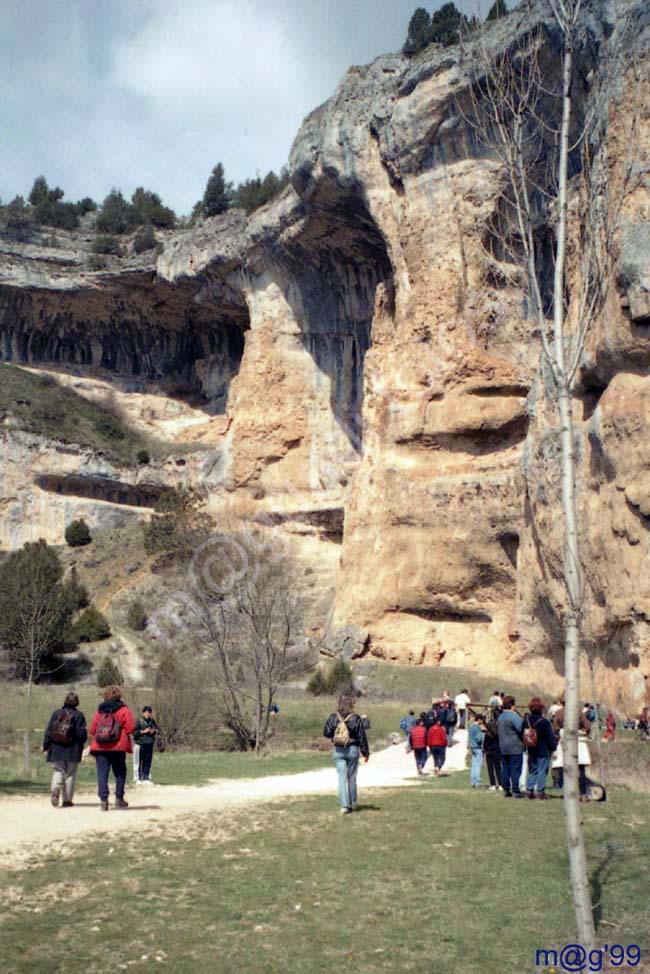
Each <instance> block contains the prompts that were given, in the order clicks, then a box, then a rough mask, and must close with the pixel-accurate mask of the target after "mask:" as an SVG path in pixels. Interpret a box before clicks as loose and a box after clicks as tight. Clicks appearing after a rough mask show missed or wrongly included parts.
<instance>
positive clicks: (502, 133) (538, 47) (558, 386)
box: [461, 0, 638, 947]
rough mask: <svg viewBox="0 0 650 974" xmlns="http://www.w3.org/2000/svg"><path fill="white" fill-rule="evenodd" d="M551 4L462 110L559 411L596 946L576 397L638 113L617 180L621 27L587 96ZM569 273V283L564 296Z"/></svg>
mask: <svg viewBox="0 0 650 974" xmlns="http://www.w3.org/2000/svg"><path fill="white" fill-rule="evenodd" d="M549 4H550V10H551V18H550V21H546V22H545V21H544V20H543V19H542V16H541V14H540V5H539V4H538V5H537V6H536V7H535V5H533V4H530V5H529V8H528V17H529V20H528V22H527V24H525V25H524V29H523V30H522V31H521V33H520V35H519V36H518V38H516V39H515V40H514V43H513V41H512V39H511V41H510V46H508V47H507V48H506V49H504V48H503V34H500V35H499V37H498V39H497V40H496V44H495V35H494V34H493V33H492V32H480V33H479V34H478V35H477V36H476V37H474V38H473V39H472V40H471V53H472V55H473V58H474V62H473V64H474V76H473V78H472V83H471V85H470V95H469V108H462V107H461V110H462V111H463V114H464V115H465V118H466V120H467V121H468V122H469V124H470V125H471V126H473V127H474V129H475V130H476V131H477V133H478V136H479V139H480V140H481V141H482V142H483V143H484V144H485V145H487V146H489V147H490V148H491V150H492V152H493V153H494V155H496V157H497V158H498V160H499V161H500V162H501V163H502V171H503V174H504V185H503V197H502V202H503V206H502V210H501V213H500V216H498V217H497V219H496V220H495V222H494V226H493V228H492V229H493V233H494V238H495V239H496V241H497V243H498V245H499V247H500V248H501V250H502V252H503V253H504V254H505V255H506V256H507V258H509V259H510V260H514V261H515V262H516V263H518V264H520V265H521V266H523V268H524V270H525V277H526V283H527V292H528V299H529V308H530V317H531V318H532V319H533V320H534V321H535V322H536V325H537V331H538V333H539V336H540V340H541V344H542V350H543V355H542V363H543V368H544V372H545V373H546V375H547V376H548V377H549V378H550V382H549V383H541V385H543V386H546V387H547V388H548V389H550V399H551V404H552V406H553V407H554V409H555V410H556V411H557V415H558V416H559V436H560V443H561V460H560V468H559V471H558V473H559V484H560V495H561V504H562V512H563V521H564V555H563V581H564V588H565V605H564V607H563V619H562V623H563V631H564V647H565V653H564V665H565V681H566V691H565V695H566V707H565V729H564V742H563V751H564V768H565V776H564V781H565V784H564V797H565V802H564V808H565V815H566V832H567V844H568V851H569V861H570V869H571V888H572V893H573V901H574V907H575V914H576V925H577V932H578V937H579V939H580V942H581V943H582V944H583V945H584V946H585V947H590V946H592V945H593V944H594V942H595V929H594V921H593V911H592V904H591V896H590V890H589V879H588V870H587V859H586V852H585V844H584V836H583V830H582V819H581V815H580V806H579V784H578V722H579V714H580V700H581V698H580V651H581V630H582V627H583V622H584V605H585V599H584V571H583V564H582V560H581V547H580V525H579V521H578V512H577V504H576V451H575V432H574V419H573V405H572V401H573V394H574V392H575V388H576V384H577V377H578V372H579V367H580V363H581V359H582V356H583V352H584V346H585V340H586V336H587V331H588V329H589V327H590V325H591V324H592V322H593V320H594V318H595V317H596V316H597V315H598V314H599V312H600V311H601V310H602V307H603V304H604V301H605V299H606V296H607V291H608V287H609V285H610V282H611V279H612V274H613V269H614V264H615V260H616V254H617V247H616V243H617V236H618V232H619V229H620V221H621V214H622V207H623V202H624V200H625V199H626V198H627V196H628V195H629V192H630V191H631V188H632V178H633V163H634V151H633V150H634V145H635V141H636V131H635V129H636V126H637V125H638V114H636V115H635V122H634V123H633V126H632V129H633V131H631V132H630V141H629V145H630V148H631V151H630V152H629V154H628V158H627V159H624V160H620V159H619V160H617V171H616V179H615V185H614V174H613V172H612V167H611V166H610V160H609V158H608V152H607V125H608V108H609V105H610V101H611V99H612V96H613V92H614V85H615V82H616V81H617V80H618V79H620V78H621V77H622V76H623V74H624V73H625V70H624V65H623V61H622V57H623V52H624V51H625V49H626V39H627V38H626V29H625V25H623V24H621V23H618V24H617V25H616V28H617V29H616V30H615V31H614V33H613V35H612V37H611V39H610V41H607V40H606V39H605V32H603V37H602V39H601V46H600V51H599V54H598V57H597V60H596V61H595V63H594V64H593V65H592V66H591V73H590V76H589V77H588V84H589V90H588V91H587V92H586V93H585V92H584V90H582V91H581V90H579V88H580V86H579V85H577V84H574V74H575V68H576V57H577V53H578V42H579V32H580V26H581V25H580V14H581V6H582V0H549ZM501 29H502V28H501ZM549 30H550V31H551V32H554V33H555V34H556V36H557V35H559V40H560V45H559V47H560V54H559V59H560V62H559V63H558V62H557V61H556V62H555V63H552V62H551V63H550V64H549V62H548V58H549V57H551V58H552V53H551V52H550V48H551V46H552V45H548V44H546V37H545V33H546V31H549ZM499 43H500V44H501V46H500V47H498V46H497V45H498V44H499ZM626 53H627V52H626ZM543 56H544V58H545V60H544V61H543V59H542V57H543ZM628 57H629V54H628ZM630 64H632V67H633V63H632V62H631V61H628V66H629V65H630ZM558 76H559V78H560V82H559V84H557V83H556V82H555V77H558ZM570 161H571V165H572V170H573V171H575V170H576V169H578V175H577V176H576V177H575V178H574V179H573V180H570V176H569V171H570V170H569V163H570ZM543 224H546V225H547V226H549V225H550V226H552V227H553V231H554V240H553V247H552V260H553V267H552V270H553V274H552V289H550V288H545V286H544V281H543V278H542V273H541V271H542V259H541V258H540V247H539V240H538V230H539V228H540V226H541V225H543ZM569 275H570V277H571V283H572V285H573V287H572V288H571V291H570V296H569V298H567V287H566V284H567V277H568V276H569Z"/></svg>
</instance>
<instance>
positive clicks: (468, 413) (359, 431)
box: [0, 0, 650, 699]
mask: <svg viewBox="0 0 650 974" xmlns="http://www.w3.org/2000/svg"><path fill="white" fill-rule="evenodd" d="M629 6H630V7H631V8H634V9H636V10H637V14H638V18H637V24H636V28H637V29H636V34H637V36H638V37H639V38H640V39H641V42H642V44H643V45H644V51H646V53H647V47H648V45H647V36H648V29H649V28H648V19H649V17H648V13H647V11H645V9H644V5H643V4H640V3H638V4H636V5H635V4H633V3H630V4H629ZM601 8H602V4H597V3H596V2H595V0H594V2H593V3H585V14H584V18H585V19H584V34H583V37H582V43H581V47H580V51H579V53H578V65H579V72H580V76H581V77H583V78H586V77H587V76H588V73H589V69H590V65H591V61H590V59H593V57H594V56H595V55H594V51H596V50H597V45H598V42H599V39H600V38H601V37H602V33H603V30H604V29H608V28H607V25H606V24H605V25H603V22H602V18H603V17H604V16H605V15H604V14H603V13H602V10H601ZM599 11H600V14H599ZM547 14H548V11H546V10H545V7H544V5H542V8H541V14H540V17H541V20H540V24H541V34H542V37H543V43H544V45H545V46H544V52H549V51H552V50H553V49H554V48H556V47H557V37H555V36H554V34H553V30H552V27H551V24H550V21H549V20H548V17H547ZM522 17H523V14H519V13H514V14H512V15H511V16H510V17H508V18H507V20H505V21H503V22H501V23H499V24H497V25H496V26H495V27H494V28H492V31H493V33H492V34H491V37H492V38H493V40H494V43H495V44H497V45H499V44H502V45H507V44H510V43H512V42H513V41H514V39H515V38H516V37H517V36H518V34H519V33H520V32H521V31H523V30H524V28H525V23H524V21H523V20H522V19H521V18H522ZM545 17H546V19H544V18H545ZM641 66H642V71H643V72H644V78H645V79H646V80H645V82H644V83H645V84H646V86H647V68H648V61H647V57H645V58H644V59H642V61H641ZM470 67H471V63H470V64H468V63H467V61H466V60H465V59H464V54H463V52H462V51H459V50H458V49H439V48H435V47H433V48H430V49H429V50H428V51H427V52H426V53H425V54H424V55H422V56H421V57H420V58H418V59H416V60H414V61H409V60H407V59H405V58H403V57H401V56H387V57H382V58H379V59H377V60H376V61H374V62H373V63H372V64H371V65H368V66H366V67H363V68H353V69H352V70H351V71H350V72H348V74H347V75H346V77H345V78H344V80H343V81H342V83H341V84H340V86H339V88H338V89H337V91H336V93H335V95H334V96H333V98H332V99H331V100H330V101H328V102H327V103H326V104H325V105H323V106H321V107H320V108H318V109H317V110H316V111H315V112H313V113H312V114H311V115H310V116H308V118H307V119H306V120H305V122H304V124H303V126H302V129H301V131H300V133H299V134H298V137H297V139H296V142H295V144H294V147H293V150H292V155H291V167H290V168H291V175H292V185H291V187H290V188H288V189H287V190H286V191H285V192H284V193H283V195H282V196H281V197H280V198H279V199H277V200H276V201H274V202H273V203H272V204H270V205H269V206H267V207H265V208H264V209H262V210H260V211H258V212H257V213H255V214H254V215H253V216H252V217H251V218H249V219H248V220H246V219H245V218H244V217H243V215H242V214H241V213H238V212H231V213H229V214H226V215H225V216H224V217H222V218H216V219H214V220H209V221H206V223H205V224H203V225H202V226H199V227H197V228H193V229H190V230H186V231H180V232H178V233H176V234H172V235H169V236H168V237H167V238H166V240H165V248H164V251H163V253H162V254H161V255H160V257H159V258H158V262H157V267H156V273H155V274H154V272H153V268H151V267H143V266H142V267H135V266H132V265H131V264H129V262H128V261H127V262H126V263H125V262H122V264H120V263H119V262H116V263H115V265H114V266H113V265H111V267H110V268H108V269H105V270H104V271H102V272H101V273H99V272H89V271H87V270H83V268H82V269H80V267H79V263H80V260H81V258H79V259H77V260H76V263H74V261H73V264H74V266H70V267H69V268H67V269H60V270H59V271H57V276H56V277H55V274H54V270H53V269H52V268H51V267H50V266H49V265H48V264H47V260H46V258H45V257H44V256H43V254H42V253H36V254H33V255H27V254H25V253H19V254H16V256H15V257H14V258H13V264H12V265H11V267H10V268H9V269H8V270H5V271H4V272H3V273H2V277H1V278H0V284H1V285H2V287H1V292H0V299H1V300H2V301H3V302H4V304H3V307H4V309H5V310H4V314H3V317H2V319H0V321H1V323H2V328H3V332H4V334H5V336H6V337H5V346H4V348H5V357H7V358H9V357H11V359H12V360H13V361H18V362H20V361H24V362H29V363H32V364H36V363H41V364H45V363H48V362H55V363H58V365H59V366H60V367H61V366H65V367H66V368H67V369H68V370H70V369H72V368H74V370H76V371H77V372H78V373H79V374H80V375H82V376H83V375H84V374H86V372H89V371H91V370H93V369H94V370H96V369H97V368H98V367H99V369H100V370H104V372H111V371H112V373H114V375H115V376H116V377H118V378H119V379H120V381H125V379H126V377H130V378H131V380H134V379H135V378H136V377H145V378H146V381H147V382H149V383H151V384H152V385H153V386H155V387H156V389H158V390H159V392H162V393H163V394H164V392H165V391H166V389H167V388H168V386H169V384H170V383H172V382H173V381H175V380H176V379H178V378H180V379H181V380H182V381H183V382H184V383H185V384H186V385H187V386H189V388H190V389H192V390H194V391H197V390H198V391H200V392H201V393H202V395H203V397H204V401H203V408H204V409H205V413H206V424H207V427H208V428H211V429H212V433H208V434H207V439H208V440H209V442H211V443H212V444H213V445H214V448H215V451H217V452H216V453H215V454H214V457H215V458H216V457H217V456H218V462H217V460H216V459H214V460H213V466H212V471H213V472H212V474H211V477H210V479H209V481H208V480H207V479H206V476H205V472H204V471H203V470H202V469H201V468H200V466H199V465H196V466H194V467H193V468H192V471H191V473H190V474H186V476H190V479H191V482H192V483H194V484H196V485H201V486H207V488H208V493H209V499H210V504H211V505H212V507H213V509H214V510H215V511H219V512H227V513H229V515H231V516H234V515H236V516H238V517H242V516H245V517H247V518H249V519H251V520H252V521H253V522H258V523H259V522H261V523H263V524H265V525H266V526H267V530H268V531H269V533H270V535H271V536H273V535H275V536H278V537H280V536H282V537H290V538H291V539H292V540H293V543H294V544H295V546H296V551H297V552H298V554H299V557H300V558H301V559H303V560H304V563H305V565H306V570H307V571H308V572H309V573H311V574H312V575H313V586H314V590H315V592H316V594H317V595H318V594H320V596H321V598H322V602H325V603H327V602H328V601H329V593H330V592H331V591H334V599H333V603H332V611H331V618H330V619H329V623H328V624H329V631H330V635H331V639H330V642H331V643H332V644H334V643H337V640H338V642H341V640H343V641H344V642H345V640H347V642H346V647H347V650H346V651H348V655H358V654H359V652H366V651H370V652H372V653H374V654H376V655H379V656H382V657H385V658H389V659H395V660H400V661H403V662H411V663H422V662H427V663H432V662H440V661H442V660H444V662H445V664H450V665H457V666H465V667H472V668H477V669H483V670H484V671H489V672H494V673H502V674H504V676H508V675H512V674H513V673H514V672H516V671H517V669H518V667H520V666H521V665H526V666H528V667H529V672H530V673H531V674H532V673H533V669H532V667H533V666H534V667H535V674H534V675H535V676H537V677H539V678H549V679H551V678H552V677H553V675H554V674H557V672H558V670H559V667H560V664H561V661H560V655H561V613H562V605H563V601H564V599H563V592H562V585H561V552H562V534H561V518H560V516H559V512H560V508H559V504H558V497H557V482H556V481H554V479H553V478H554V476H555V474H554V470H555V467H554V465H553V461H554V458H555V457H556V456H557V449H558V436H557V428H558V420H557V417H556V416H555V415H554V413H553V410H552V408H551V407H550V406H549V404H548V397H546V396H545V395H544V385H543V376H542V373H541V371H540V349H539V345H538V341H539V336H538V335H537V334H536V331H535V329H534V327H533V325H531V323H530V321H528V320H526V317H525V308H526V304H525V298H524V291H523V281H522V276H521V272H520V270H519V269H518V267H516V266H515V265H514V264H511V263H508V262H507V261H506V260H503V259H497V257H495V256H494V251H493V249H491V248H490V246H489V244H490V225H491V221H492V219H493V218H494V217H495V214H496V212H497V210H498V207H499V199H500V193H501V187H502V186H503V178H504V177H503V171H502V169H501V166H500V164H499V163H498V161H497V160H496V159H495V158H493V157H492V156H491V154H490V153H489V152H487V151H486V150H485V149H484V148H483V149H482V148H481V147H480V146H478V145H477V144H476V139H475V137H474V136H473V134H472V132H471V130H470V129H469V128H468V126H467V123H466V120H465V114H466V109H467V89H468V83H469V69H470ZM645 92H646V94H647V87H646V89H645ZM646 104H647V102H646ZM631 110H632V109H631V106H630V103H629V101H626V99H625V96H622V97H621V99H620V101H619V103H618V104H617V107H616V111H615V112H613V113H612V117H611V120H610V130H611V132H610V136H611V139H612V140H613V142H614V144H615V145H616V143H617V140H618V145H619V148H620V149H621V153H623V152H624V149H623V145H624V139H625V132H626V118H627V119H628V122H629V117H630V113H631ZM642 121H643V127H642V131H641V135H640V140H641V142H640V146H639V150H638V160H639V162H638V165H637V175H638V177H639V178H638V185H637V188H636V190H635V194H634V196H633V197H632V198H631V199H630V201H629V203H628V204H627V207H628V209H627V210H626V213H625V222H624V231H623V233H622V236H621V239H620V244H619V245H620V259H619V263H618V274H617V278H616V282H615V287H612V289H611V294H610V296H609V300H608V303H607V306H606V308H605V309H604V311H603V313H602V314H601V315H600V317H599V319H598V321H596V322H594V326H593V328H592V330H591V332H590V335H589V340H588V343H587V348H586V350H585V354H584V357H583V361H582V364H581V371H580V382H579V386H578V390H577V393H576V402H575V417H576V423H577V430H578V439H579V492H580V496H579V502H580V516H581V519H582V528H583V533H584V537H585V539H586V543H585V572H586V581H587V585H586V621H585V627H586V632H587V635H588V641H589V644H590V646H591V647H593V648H594V649H596V650H597V652H598V654H599V657H600V659H601V660H602V661H603V664H604V665H605V666H606V667H607V668H608V670H609V671H610V672H611V674H612V677H611V679H612V686H613V688H615V689H616V690H617V691H619V692H620V693H621V694H623V695H624V694H626V693H627V694H630V693H631V694H632V696H633V697H634V695H636V697H637V698H638V695H639V694H640V693H642V692H643V678H644V677H645V675H647V674H650V589H649V588H648V584H649V583H648V579H647V577H646V576H647V571H646V572H644V571H643V566H644V565H645V566H646V567H647V564H648V559H649V557H650V530H649V529H650V494H649V493H648V491H649V486H648V485H649V483H650V477H649V475H648V466H649V465H650V456H649V454H648V450H647V442H648V434H649V433H650V368H649V366H650V263H649V257H648V255H649V254H650V246H649V244H650V239H649V236H648V234H649V229H648V228H649V227H650V198H649V180H650V173H649V170H648V169H647V160H648V158H650V154H649V153H648V144H649V139H650V134H649V129H650V123H649V120H648V118H647V117H645V118H644V119H643V120H642ZM612 157H614V158H616V157H617V155H616V152H613V153H612ZM644 166H645V167H646V168H645V169H644ZM549 232H550V230H549V228H548V227H540V247H542V246H543V241H544V234H548V233H549ZM30 261H32V262H33V263H30ZM81 262H82V261H81ZM34 267H36V270H34V269H33V268H34ZM571 286H573V282H572V281H570V282H569V287H571ZM142 381H145V379H144V378H143V379H142ZM132 391H133V390H132ZM134 391H135V393H136V394H137V389H136V390H134ZM144 391H145V390H144V388H143V392H144ZM216 412H223V413H224V414H225V416H224V417H222V418H219V417H216V418H214V419H211V418H210V416H211V415H213V414H214V413H216ZM212 424H214V425H212ZM72 466H74V464H72ZM33 472H34V473H35V472H36V471H35V469H34V471H33ZM56 472H58V471H56ZM118 473H119V472H116V473H115V474H114V477H115V478H117V479H120V478H121V479H122V480H124V478H125V474H124V472H121V473H120V475H119V476H118ZM172 473H173V471H172ZM170 476H171V474H170ZM12 489H13V488H12ZM2 493H3V496H6V494H7V488H5V487H3V490H2ZM43 503H44V504H45V503H46V502H45V501H43ZM60 503H63V501H61V502H60ZM4 537H5V543H8V542H12V541H13V543H16V541H17V539H18V535H17V534H16V532H15V531H14V532H13V533H11V532H10V534H9V535H7V534H5V536H4ZM349 633H356V634H359V633H361V634H362V635H363V638H360V637H358V636H355V638H354V640H351V638H349ZM352 642H354V645H353V646H352V645H351V644H352ZM621 699H624V697H621ZM625 699H630V698H629V696H628V697H626V698H625Z"/></svg>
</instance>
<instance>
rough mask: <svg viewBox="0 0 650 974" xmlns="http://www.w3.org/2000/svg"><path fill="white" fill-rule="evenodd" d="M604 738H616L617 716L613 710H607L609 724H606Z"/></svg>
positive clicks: (607, 739)
mask: <svg viewBox="0 0 650 974" xmlns="http://www.w3.org/2000/svg"><path fill="white" fill-rule="evenodd" d="M603 740H604V741H610V740H611V741H615V740H616V717H615V716H614V714H613V713H612V712H611V710H608V711H607V724H606V730H605V736H604V737H603Z"/></svg>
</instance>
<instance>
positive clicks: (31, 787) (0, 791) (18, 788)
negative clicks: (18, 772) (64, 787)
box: [0, 778, 50, 797]
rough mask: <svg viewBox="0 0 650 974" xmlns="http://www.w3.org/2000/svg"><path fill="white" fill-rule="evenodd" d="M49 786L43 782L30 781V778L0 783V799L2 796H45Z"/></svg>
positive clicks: (13, 779)
mask: <svg viewBox="0 0 650 974" xmlns="http://www.w3.org/2000/svg"><path fill="white" fill-rule="evenodd" d="M49 790H50V789H49V786H48V785H47V784H45V783H44V782H43V781H32V780H31V779H30V778H12V779H10V780H9V781H0V797H1V796H3V795H5V796H6V795H47V794H48V793H49Z"/></svg>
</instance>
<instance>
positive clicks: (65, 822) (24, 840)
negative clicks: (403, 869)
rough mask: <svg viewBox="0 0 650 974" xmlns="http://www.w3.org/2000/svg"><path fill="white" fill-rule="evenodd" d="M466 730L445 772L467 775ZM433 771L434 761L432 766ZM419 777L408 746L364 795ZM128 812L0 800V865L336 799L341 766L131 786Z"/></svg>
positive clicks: (365, 784) (393, 754)
mask: <svg viewBox="0 0 650 974" xmlns="http://www.w3.org/2000/svg"><path fill="white" fill-rule="evenodd" d="M465 754H466V732H464V731H458V732H457V734H456V740H455V741H454V746H453V747H452V748H449V749H448V751H447V762H446V764H445V771H448V772H455V771H459V770H462V769H464V767H465ZM427 767H428V768H430V762H429V765H428V766H427ZM420 780H421V779H420V778H418V775H417V773H416V770H415V762H414V760H413V755H412V754H406V752H405V748H404V744H403V743H400V744H398V745H393V746H391V747H388V748H386V749H385V750H383V751H377V752H376V753H375V754H371V756H370V761H369V762H368V764H363V763H362V764H360V766H359V775H358V784H359V791H360V797H361V798H363V792H364V791H365V790H366V789H369V788H396V787H408V786H413V785H417V783H418V781H420ZM127 789H128V790H127V796H126V797H127V800H128V802H129V808H128V810H126V811H123V812H114V811H111V812H110V813H109V814H106V813H105V812H101V811H100V809H99V803H98V799H97V796H96V794H95V793H94V792H88V791H86V792H78V793H77V795H75V804H74V807H73V808H70V809H62V808H58V809H54V808H52V807H51V806H50V804H49V802H48V799H47V797H46V796H42V797H39V798H32V797H21V796H15V797H11V798H3V799H0V865H2V866H12V865H14V866H15V865H21V864H23V863H25V862H27V861H29V860H30V859H32V858H33V857H34V856H35V855H36V853H39V854H42V851H43V848H44V847H53V848H54V850H56V851H57V852H59V853H60V854H62V855H65V854H67V853H68V852H69V851H70V850H71V848H72V847H73V846H74V845H76V844H77V843H78V842H79V840H80V839H82V838H83V837H85V836H87V835H90V834H93V833H96V834H97V835H98V836H105V835H113V834H115V833H118V832H122V831H124V830H132V829H134V828H138V829H140V828H142V826H143V825H144V824H145V822H156V823H164V822H168V821H170V820H172V819H176V818H179V817H181V816H189V815H192V814H196V813H197V812H208V811H214V810H218V809H227V808H233V807H235V806H241V805H247V804H250V803H256V802H257V803H259V802H270V801H276V800H278V799H281V798H294V797H300V796H303V795H321V794H331V795H332V796H335V795H336V790H337V789H336V771H335V769H334V767H333V766H332V767H330V768H322V769H320V770H318V771H305V772H303V773H301V774H292V775H271V776H269V777H266V778H222V779H218V780H215V781H211V782H209V783H208V784H207V785H203V786H201V787H191V786H184V787H175V786H170V785H154V786H151V787H145V786H138V787H131V788H130V789H129V788H128V784H127Z"/></svg>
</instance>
